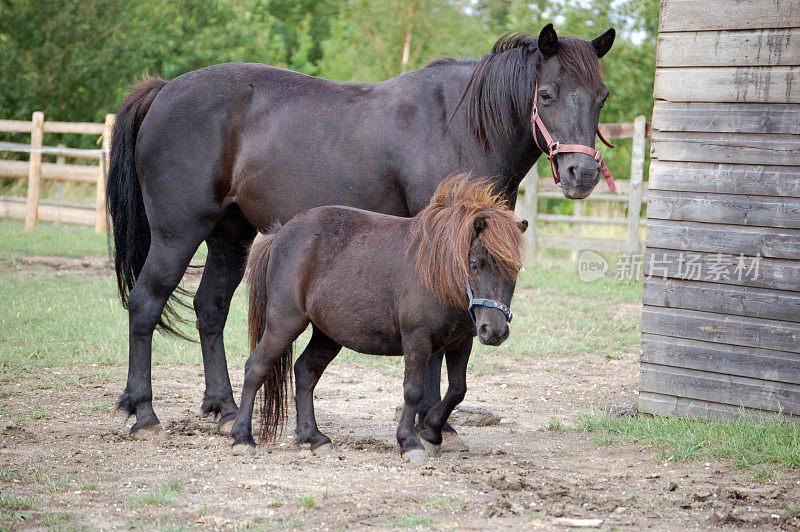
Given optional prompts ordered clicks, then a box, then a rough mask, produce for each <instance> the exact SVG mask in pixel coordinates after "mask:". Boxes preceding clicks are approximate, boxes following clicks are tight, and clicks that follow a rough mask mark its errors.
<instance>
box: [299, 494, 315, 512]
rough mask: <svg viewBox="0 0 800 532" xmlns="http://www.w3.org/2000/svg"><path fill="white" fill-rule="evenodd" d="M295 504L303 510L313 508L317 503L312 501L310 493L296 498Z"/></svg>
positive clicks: (312, 497)
mask: <svg viewBox="0 0 800 532" xmlns="http://www.w3.org/2000/svg"><path fill="white" fill-rule="evenodd" d="M297 504H299V505H300V506H302V507H303V508H307V509H310V508H314V507H316V506H317V501H316V499H314V496H313V495H311V494H310V493H304V494H303V495H298V496H297Z"/></svg>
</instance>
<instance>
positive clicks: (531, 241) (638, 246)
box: [517, 116, 650, 264]
mask: <svg viewBox="0 0 800 532" xmlns="http://www.w3.org/2000/svg"><path fill="white" fill-rule="evenodd" d="M600 131H601V132H602V133H603V136H605V137H606V138H613V139H633V149H632V151H631V170H630V179H628V180H618V181H617V190H616V192H614V193H605V192H600V193H594V194H592V195H591V196H589V197H588V198H586V199H584V200H575V204H574V208H573V214H572V215H567V214H550V213H540V212H539V200H540V199H564V195H563V194H562V193H561V192H560V191H559V190H558V189H557V188H556V186H555V184H554V183H553V180H552V179H540V178H539V176H538V174H537V172H536V166H534V167H533V168H532V169H531V171H530V173H529V174H528V175H527V176H526V177H525V179H524V180H523V183H522V185H521V186H520V194H521V198H520V201H518V202H517V204H518V206H519V207H518V212H519V214H520V216H522V217H524V218H525V219H527V220H528V222H529V224H530V225H529V228H528V231H526V233H525V238H526V240H527V244H528V246H527V247H528V250H527V256H526V257H525V262H526V264H534V263H535V262H536V260H537V258H538V254H539V249H540V248H549V249H566V250H572V251H580V250H584V249H588V250H593V251H605V252H614V253H623V252H624V253H631V254H635V253H639V252H640V251H641V250H642V239H641V237H640V236H639V229H640V227H641V226H642V225H644V224H645V223H646V222H645V220H643V219H641V217H640V213H641V208H642V204H645V205H646V204H647V191H646V190H645V185H644V163H645V144H646V139H647V137H649V136H650V124H648V123H647V120H646V118H645V117H644V116H637V117H636V119H635V120H634V121H633V123H625V124H600ZM589 201H593V202H597V201H611V202H620V203H627V204H628V215H627V217H625V218H602V217H598V216H584V215H583V214H582V211H583V205H584V204H585V203H586V202H589ZM547 223H567V224H569V225H571V226H572V227H573V231H572V234H571V235H552V234H541V233H540V231H539V226H540V225H541V224H547ZM581 224H594V225H624V226H625V227H626V228H627V234H626V238H625V240H622V239H614V238H586V237H581V236H580V235H579V234H578V232H577V228H578V226H579V225H581Z"/></svg>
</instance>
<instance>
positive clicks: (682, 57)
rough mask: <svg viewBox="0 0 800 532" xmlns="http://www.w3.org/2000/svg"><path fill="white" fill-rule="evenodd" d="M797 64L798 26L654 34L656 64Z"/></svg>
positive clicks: (799, 57) (799, 47) (799, 54)
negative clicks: (656, 55)
mask: <svg viewBox="0 0 800 532" xmlns="http://www.w3.org/2000/svg"><path fill="white" fill-rule="evenodd" d="M786 65H789V66H791V65H800V29H797V28H769V29H756V30H752V29H747V30H741V31H679V32H674V33H662V34H660V35H659V36H658V59H657V61H656V66H657V67H682V66H695V67H703V66H705V67H740V66H786Z"/></svg>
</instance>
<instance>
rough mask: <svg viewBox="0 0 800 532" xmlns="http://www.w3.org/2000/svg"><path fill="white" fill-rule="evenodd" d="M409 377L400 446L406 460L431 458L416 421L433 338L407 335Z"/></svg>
mask: <svg viewBox="0 0 800 532" xmlns="http://www.w3.org/2000/svg"><path fill="white" fill-rule="evenodd" d="M403 356H404V358H405V374H404V377H403V401H404V405H403V415H402V416H400V423H399V424H398V425H397V443H399V444H400V454H401V455H402V457H403V459H404V460H411V461H415V462H416V461H423V460H426V459H427V455H426V454H425V449H424V448H423V447H422V444H421V443H420V441H419V439H417V436H416V435H415V434H414V418H415V417H416V413H417V407H418V406H419V403H420V401H422V396H423V395H424V393H425V368H426V366H427V364H428V359H429V358H430V356H431V344H430V339H429V338H428V337H427V336H424V337H420V336H419V335H411V336H409V337H406V335H404V336H403Z"/></svg>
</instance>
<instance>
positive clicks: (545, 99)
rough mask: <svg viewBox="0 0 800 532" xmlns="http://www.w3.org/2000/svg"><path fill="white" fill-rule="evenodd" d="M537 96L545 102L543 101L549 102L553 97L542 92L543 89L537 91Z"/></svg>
mask: <svg viewBox="0 0 800 532" xmlns="http://www.w3.org/2000/svg"><path fill="white" fill-rule="evenodd" d="M539 98H541V100H542V101H543V102H545V103H549V102H552V101H553V98H552V97H551V96H550V93H548V92H544V91H542V92H540V93H539Z"/></svg>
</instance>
